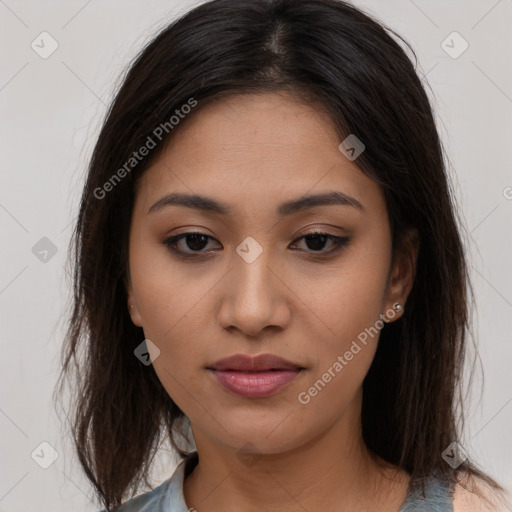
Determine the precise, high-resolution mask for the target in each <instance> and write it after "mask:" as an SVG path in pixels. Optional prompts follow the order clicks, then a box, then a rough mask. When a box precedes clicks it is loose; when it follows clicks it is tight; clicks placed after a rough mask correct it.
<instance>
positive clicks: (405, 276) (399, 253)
mask: <svg viewBox="0 0 512 512" xmlns="http://www.w3.org/2000/svg"><path fill="white" fill-rule="evenodd" d="M397 245H398V246H397V247H396V250H395V256H394V258H393V263H392V268H391V272H390V276H389V279H388V285H387V290H386V297H385V302H384V305H385V312H384V317H386V316H388V320H387V322H388V323H389V322H392V321H394V320H398V318H400V316H401V315H402V314H403V312H404V309H405V303H406V302H407V297H408V296H409V293H410V291H411V289H412V285H413V284H414V278H415V276H416V265H417V261H418V253H419V247H420V240H419V235H418V231H417V230H416V229H410V230H407V231H406V232H405V233H404V234H403V235H402V237H401V240H400V241H399V243H398V244H397ZM397 303H398V304H400V305H401V306H402V308H401V309H400V310H399V311H397V310H396V309H395V308H394V305H395V304H397ZM389 312H392V314H391V315H386V313H389ZM391 318H392V319H393V320H391Z"/></svg>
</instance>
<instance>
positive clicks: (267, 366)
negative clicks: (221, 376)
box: [208, 354, 303, 371]
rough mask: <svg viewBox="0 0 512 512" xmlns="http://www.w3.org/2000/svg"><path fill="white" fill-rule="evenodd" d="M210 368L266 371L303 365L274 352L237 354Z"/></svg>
mask: <svg viewBox="0 0 512 512" xmlns="http://www.w3.org/2000/svg"><path fill="white" fill-rule="evenodd" d="M208 369H212V370H219V371H226V370H234V371H265V370H298V369H303V367H302V366H300V365H299V364H295V363H292V362H290V361H287V360H286V359H283V358H282V357H279V356H276V355H274V354H259V355H257V356H248V355H246V354H235V355H233V356H230V357H226V358H224V359H219V361H217V362H215V363H214V364H213V365H211V366H209V367H208Z"/></svg>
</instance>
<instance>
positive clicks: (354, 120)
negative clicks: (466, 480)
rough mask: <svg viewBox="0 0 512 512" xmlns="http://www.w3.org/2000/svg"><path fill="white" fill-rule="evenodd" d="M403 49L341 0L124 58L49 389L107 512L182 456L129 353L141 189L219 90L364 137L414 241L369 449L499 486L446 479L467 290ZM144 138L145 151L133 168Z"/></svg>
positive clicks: (395, 234) (435, 153) (272, 1)
mask: <svg viewBox="0 0 512 512" xmlns="http://www.w3.org/2000/svg"><path fill="white" fill-rule="evenodd" d="M393 36H394V37H393ZM406 49H408V51H409V52H410V53H411V55H414V58H415V60H417V59H416V55H415V54H414V51H413V49H412V48H411V47H410V46H409V44H408V43H407V42H406V41H405V40H404V39H403V38H402V37H401V36H399V35H398V34H396V33H395V32H394V31H392V30H391V29H390V28H388V27H386V26H385V25H383V24H382V23H380V22H378V21H377V20H375V19H373V18H372V17H371V16H370V15H368V14H365V13H363V12H362V11H361V10H359V9H357V8H355V7H354V6H352V5H351V4H348V3H345V2H343V1H338V0H237V1H236V2H235V1H232V0H213V1H209V2H206V3H203V4H201V5H199V6H197V7H195V8H194V9H192V10H191V11H189V12H188V13H186V14H185V15H183V16H181V17H180V18H179V19H177V20H175V21H173V22H172V23H171V24H169V25H168V26H167V27H166V28H165V29H164V30H162V31H160V32H159V33H158V34H157V36H156V37H155V38H154V39H153V40H152V41H151V42H150V43H148V44H147V45H146V47H145V48H143V50H142V51H141V52H140V53H139V55H138V56H137V57H136V59H135V60H134V62H133V63H132V65H131V67H130V69H129V70H128V72H127V73H126V76H125V77H124V80H123V83H122V85H121V86H120V88H119V90H118V92H117V94H116V97H115V99H114V101H113V102H112V104H111V106H110V108H109V110H108V112H107V115H106V118H105V120H104V123H103V126H102V129H101V132H100V134H99V137H98V140H97V142H96V145H95V148H94V151H93V154H92V158H91V161H90V164H89V168H88V173H87V177H86V182H85V186H84V189H83V195H82V198H81V203H80V211H79V215H78V220H77V222H76V225H75V229H74V232H73V238H72V243H71V245H70V262H71V264H72V265H73V268H72V278H73V303H72V307H71V312H70V319H69V324H68V330H67V335H66V340H65V344H64V345H63V351H62V371H61V375H60V377H59V382H60V384H61V387H62V383H63V381H64V378H65V377H66V376H68V375H69V374H70V373H71V370H72V368H73V367H74V368H75V370H76V372H77V375H78V377H79V378H78V380H77V385H76V386H75V387H74V388H73V404H72V408H71V411H72V413H73V419H72V424H71V429H72V432H73V439H74V444H75V447H76V451H77V454H78V457H79V460H80V463H81V465H82V467H83V469H84V471H85V473H86V475H87V477H88V478H89V479H90V481H91V482H92V484H93V486H94V487H95V490H96V492H97V495H98V496H99V497H100V499H101V500H102V502H103V503H104V505H105V506H106V508H107V510H109V511H110V510H111V509H113V508H115V507H117V506H119V505H120V504H122V503H123V502H124V499H125V497H126V496H127V495H128V491H129V490H130V489H131V490H132V491H133V492H132V495H133V494H135V491H136V490H137V487H138V485H139V484H140V482H141V480H142V478H144V479H145V481H146V484H148V481H147V476H148V471H149V465H150V462H151V461H152V459H153V457H154V455H155V453H156V450H157V448H158V444H159V442H160V440H161V439H162V438H163V439H168V440H169V441H170V442H171V444H172V446H173V447H174V449H175V450H176V451H177V453H178V454H179V456H180V457H184V456H186V455H187V454H188V452H187V450H185V449H183V447H182V446H180V442H179V437H180V436H183V438H184V439H186V435H185V434H184V432H183V431H182V430H180V429H179V428H178V424H179V423H180V422H179V421H178V420H180V419H182V418H183V417H184V413H183V412H182V411H181V410H180V409H179V408H178V406H177V405H176V404H175V403H174V402H173V400H172V399H171V398H170V397H169V396H168V394H167V392H166V391H165V389H164V388H163V386H162V384H161V383H160V381H159V379H158V377H157V375H156V373H155V371H154V369H153V367H152V366H145V365H144V364H143V363H142V362H141V361H140V360H139V359H137V358H136V357H134V350H135V348H136V347H137V346H138V345H139V344H140V343H141V341H142V340H143V339H144V334H143V331H142V329H141V328H139V327H136V326H134V324H133V323H132V321H131V319H130V316H129V313H128V310H127V294H126V279H127V268H128V267H127V264H128V250H127V249H128V235H129V228H130V219H131V213H132V209H133V204H134V195H135V192H134V191H135V185H136V182H137V180H138V179H139V178H140V176H141V175H142V174H143V173H144V171H145V170H146V169H147V168H148V167H149V166H150V165H151V163H152V162H153V161H154V159H155V158H156V157H157V156H158V155H159V154H161V152H162V149H163V148H164V147H165V145H166V143H167V142H168V141H169V140H170V138H171V137H172V135H173V133H175V132H176V131H177V130H179V129H180V126H179V124H178V125H175V124H173V122H172V121H170V120H171V118H172V116H174V115H176V110H179V111H180V112H185V111H189V110H193V112H191V113H190V114H189V115H191V116H193V115H200V113H199V112H200V110H201V107H202V106H204V105H205V104H206V103H207V102H210V101H214V100H216V99H219V98H222V97H225V96H228V95H236V94H249V93H265V92H280V91H282V92H289V93H292V94H293V95H295V97H297V98H300V99H301V100H303V101H304V102H315V103H316V104H318V105H320V106H321V107H322V108H324V109H325V110H326V112H328V114H329V115H330V118H331V119H332V122H333V125H334V127H335V129H336V130H337V133H338V135H339V140H340V142H341V141H342V140H344V139H345V138H346V137H347V136H348V135H349V134H355V135H356V136H357V137H358V138H359V139H360V140H362V141H363V142H364V144H365V147H366V149H365V151H364V152H363V153H362V154H361V155H360V156H359V157H358V159H357V165H358V166H359V167H360V169H361V170H362V172H364V173H365V174H367V175H368V176H369V177H371V178H372V179H374V180H375V181H376V182H378V183H379V184H380V185H381V186H382V188H383V190H384V193H385V199H386V204H387V209H388V212H389V218H390V224H391V228H392V241H393V250H394V251H395V250H396V249H397V247H398V246H399V243H400V241H401V240H402V239H403V237H404V234H405V233H406V232H407V231H408V230H409V229H411V228H412V229H415V230H417V233H418V235H419V240H420V250H419V255H418V261H417V269H416V276H415V281H414V285H413V288H412V290H411V293H410V295H409V298H408V301H407V308H406V309H405V311H404V314H403V316H402V317H401V318H400V319H399V320H397V321H396V322H393V323H391V324H387V325H386V326H385V327H384V328H383V329H382V331H381V335H380V340H379V345H378V349H377V352H376V355H375V358H374V361H373V363H372V365H371V368H370V370H369V372H368V374H367V376H366V378H365V380H364V383H363V405H362V429H363V439H364V442H365V444H366V446H367V447H368V449H369V451H370V452H371V453H372V454H373V455H375V456H376V457H380V458H381V459H383V460H385V461H387V462H389V463H392V464H393V465H396V466H397V467H399V468H402V469H403V470H406V471H407V472H408V473H409V474H410V475H411V476H412V477H413V478H414V479H418V480H421V479H422V477H426V476H429V475H432V474H437V475H439V476H440V477H441V478H443V479H444V480H445V481H446V482H449V483H452V484H453V483H455V482H457V481H460V480H461V475H463V474H466V475H470V476H471V475H472V476H475V477H478V478H479V479H482V480H484V481H485V482H487V483H488V484H489V485H490V486H491V487H492V488H493V489H494V490H502V487H501V486H500V485H499V484H498V483H497V482H495V481H494V480H493V479H492V478H491V477H490V476H488V475H486V474H485V473H484V472H483V471H481V470H479V469H478V467H477V466H476V465H475V464H474V463H473V462H471V461H470V459H467V460H466V461H464V462H463V463H462V464H460V466H458V467H456V468H452V467H451V466H450V465H449V464H447V462H445V460H444V459H443V456H442V454H443V452H444V451H445V449H446V448H447V447H448V446H449V445H450V444H451V443H453V442H457V441H459V440H460V437H459V436H460V434H459V432H458V430H459V428H460V426H461V425H463V411H462V410H461V407H460V403H459V402H460V401H461V393H460V384H461V374H462V369H463V365H464V356H465V353H466V344H467V340H468V332H469V330H470V322H469V319H470V314H469V312H470V308H469V305H470V302H471V301H470V298H471V297H472V295H471V293H470V292H471V286H470V283H469V279H468V270H467V266H466V261H465V255H464V250H463V244H462V237H461V231H460V228H459V227H458V218H457V213H456V208H455V204H454V199H453V193H452V191H451V189H450V184H449V182H448V179H447V172H446V164H445V161H444V151H443V147H442V144H441V141H440V138H439V135H438V132H437V129H436V125H435V121H434V117H433V114H432V107H431V105H430V102H429V99H428V96H427V94H426V92H425V90H424V88H423V86H422V82H421V79H420V78H419V77H418V75H417V74H416V71H415V66H414V65H413V63H412V60H411V59H410V58H409V57H408V56H407V53H406ZM184 105H189V106H191V105H193V106H194V107H193V108H189V109H182V108H183V106H184ZM180 109H182V110H180ZM198 113H199V114H198ZM148 137H149V138H151V140H152V143H153V145H154V146H155V147H154V148H152V149H151V150H150V151H149V154H147V155H146V156H145V157H144V158H137V161H136V162H135V161H134V160H133V158H134V157H133V154H134V152H137V151H138V150H139V149H140V148H141V147H142V146H145V145H146V146H147V145H148V140H149V139H148ZM127 163H129V164H128V165H127ZM122 169H124V171H122ZM72 362H74V363H75V364H74V366H72V364H71V363H72Z"/></svg>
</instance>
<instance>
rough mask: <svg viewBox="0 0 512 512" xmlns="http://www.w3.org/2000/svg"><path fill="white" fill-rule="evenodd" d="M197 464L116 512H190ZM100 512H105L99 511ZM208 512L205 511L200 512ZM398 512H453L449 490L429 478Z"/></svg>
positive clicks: (185, 465) (192, 460)
mask: <svg viewBox="0 0 512 512" xmlns="http://www.w3.org/2000/svg"><path fill="white" fill-rule="evenodd" d="M197 462H198V457H197V452H195V451H194V452H192V453H191V454H190V455H189V456H188V457H186V458H185V459H183V460H182V461H181V462H180V463H179V464H178V466H177V467H176V469H175V470H174V473H173V475H172V476H171V477H170V478H168V479H167V480H165V481H164V482H162V483H161V484H160V485H159V486H158V487H155V488H154V489H153V490H152V491H148V492H146V493H145V494H141V495H140V496H137V497H135V498H132V499H131V500H129V501H127V502H126V503H125V504H123V505H122V506H121V507H119V508H118V510H117V512H191V511H193V510H194V509H192V508H190V509H189V508H188V507H187V504H186V503H185V498H184V496H183V482H184V480H185V477H186V476H188V475H189V474H190V473H191V472H192V470H193V469H194V468H195V466H196V465H197ZM101 512H106V511H105V510H102V511H101ZM201 512H207V511H201ZM398 512H453V505H452V496H451V492H450V490H449V488H448V486H447V485H446V484H445V483H444V482H442V481H441V480H439V479H437V478H435V477H431V478H429V479H428V480H427V485H426V488H425V497H423V496H421V490H420V487H419V485H418V484H417V483H415V484H412V485H411V487H410V488H409V493H408V494H407V498H406V499H405V501H404V503H403V504H402V506H401V507H400V510H399V511H398Z"/></svg>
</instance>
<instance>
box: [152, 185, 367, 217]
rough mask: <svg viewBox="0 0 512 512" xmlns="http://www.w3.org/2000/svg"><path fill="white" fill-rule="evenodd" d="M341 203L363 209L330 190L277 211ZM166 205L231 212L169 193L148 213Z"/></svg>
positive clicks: (206, 199) (200, 199)
mask: <svg viewBox="0 0 512 512" xmlns="http://www.w3.org/2000/svg"><path fill="white" fill-rule="evenodd" d="M326 205H342V206H351V207H353V208H356V209H358V210H361V211H364V208H363V205H362V204H361V203H360V202H359V201H358V200H357V199H356V198H355V197H351V196H349V195H347V194H344V193H343V192H339V191H331V192H323V193H320V194H313V195H307V196H301V197H299V198H298V199H293V200H291V201H286V202H284V203H281V204H280V205H279V206H278V208H277V213H278V214H279V215H280V216H281V217H284V216H285V215H291V214H293V213H297V212H300V211H303V210H306V209H308V208H313V207H315V206H326ZM166 206H184V207H186V208H195V209H197V210H202V211H205V212H211V213H218V214H220V215H229V214H231V213H232V209H231V207H230V206H228V205H227V204H224V203H220V202H218V201H216V200H215V199H212V198H210V197H206V196H201V195H198V194H183V193H171V194H167V195H165V196H164V197H162V198H161V199H159V200H158V201H157V202H156V203H155V204H154V205H153V206H151V208H150V209H149V210H148V214H149V213H153V212H156V211H159V210H161V209H162V208H165V207H166Z"/></svg>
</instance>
